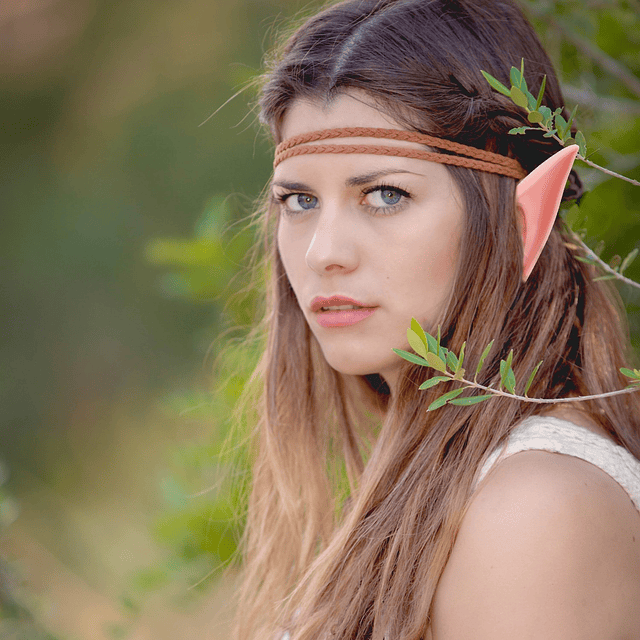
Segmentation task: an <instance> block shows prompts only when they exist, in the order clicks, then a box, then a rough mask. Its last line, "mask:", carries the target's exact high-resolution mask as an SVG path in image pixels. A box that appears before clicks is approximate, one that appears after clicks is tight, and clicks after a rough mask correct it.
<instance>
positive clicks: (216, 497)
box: [0, 0, 640, 640]
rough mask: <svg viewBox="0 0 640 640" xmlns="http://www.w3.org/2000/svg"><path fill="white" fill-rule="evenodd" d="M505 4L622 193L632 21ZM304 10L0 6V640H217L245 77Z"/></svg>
mask: <svg viewBox="0 0 640 640" xmlns="http://www.w3.org/2000/svg"><path fill="white" fill-rule="evenodd" d="M425 1H426V0H425ZM521 3H522V6H523V7H524V9H525V11H526V12H527V13H528V15H529V17H530V18H531V20H532V21H533V22H534V24H535V25H536V27H537V30H538V33H539V34H540V36H541V37H542V39H543V41H544V43H545V44H546V46H547V48H548V51H549V52H550V54H551V56H552V59H553V60H554V62H555V64H556V66H557V69H558V72H559V74H560V77H561V79H562V82H563V86H564V89H565V98H566V101H567V105H568V106H569V107H570V108H572V107H573V106H574V105H575V104H579V105H580V107H579V109H578V115H577V121H578V126H579V127H580V129H581V130H582V131H583V132H584V133H585V136H586V138H587V142H588V144H589V150H590V152H592V151H593V152H594V155H593V159H594V161H596V162H599V163H601V164H604V165H606V166H608V167H610V168H612V169H614V170H617V171H620V172H623V173H625V174H626V175H629V176H631V177H634V178H635V179H640V169H639V166H640V2H639V1H638V0H607V1H597V0H521ZM318 6H319V3H315V2H306V3H303V2H302V1H301V0H233V2H231V1H230V0H180V1H179V0H4V1H3V2H1V3H0V114H1V117H0V139H1V141H2V153H1V154H0V265H1V267H2V277H1V279H0V296H1V297H0V363H1V366H0V408H1V410H0V640H8V639H15V640H17V639H18V638H24V639H26V640H38V639H39V638H43V639H44V638H47V639H49V640H71V639H77V640H93V639H96V640H103V639H117V638H123V639H124V638H128V639H132V640H134V639H145V640H146V639H151V638H153V639H154V640H183V639H184V640H186V639H192V638H203V639H205V638H212V639H215V640H227V639H228V620H229V617H230V616H231V613H232V606H231V595H232V593H233V587H234V580H235V569H234V568H233V565H232V564H231V565H230V564H229V561H230V558H232V556H233V552H234V549H235V544H236V540H237V536H238V533H239V531H240V529H241V526H242V522H241V518H238V517H237V513H238V511H239V504H240V503H241V501H242V491H241V490H238V489H237V488H235V485H234V486H233V487H232V486H230V485H229V484H228V483H226V482H224V481H223V480H221V478H222V477H223V476H224V471H225V469H228V468H229V467H231V468H232V469H233V470H234V474H235V476H236V477H240V478H242V474H243V473H244V471H245V469H244V468H243V462H242V447H241V446H236V444H237V443H236V442H235V441H231V442H229V441H228V439H227V436H228V433H229V425H230V416H231V411H232V407H233V405H234V403H235V401H236V400H237V398H238V395H239V393H240V392H241V390H242V388H243V386H244V384H245V382H246V379H247V376H248V375H249V372H250V370H251V366H252V362H253V361H254V360H255V354H253V353H252V351H251V348H250V347H249V348H247V346H246V343H245V341H244V340H243V337H244V335H245V334H246V331H247V329H248V328H249V326H250V324H251V321H252V318H253V317H254V312H255V298H254V297H253V296H251V295H245V296H242V297H240V298H239V297H236V296H235V294H236V292H237V291H239V290H240V289H241V288H242V287H243V286H244V285H245V284H246V281H247V275H246V273H245V271H244V269H245V268H246V266H247V256H248V253H249V250H250V248H251V246H252V244H253V235H252V232H251V230H250V228H249V227H248V225H247V223H246V219H247V216H249V215H250V214H251V212H252V210H253V206H254V202H255V200H256V198H257V197H258V196H259V194H260V192H261V190H262V188H263V186H264V184H265V183H266V182H267V180H268V178H269V174H270V165H271V158H270V154H271V149H270V147H269V144H268V142H267V138H266V136H265V135H264V133H263V132H261V131H260V128H259V126H258V123H257V120H256V115H255V110H254V109H253V101H254V100H255V97H256V96H255V91H254V90H253V89H252V88H251V84H250V83H251V81H252V79H253V78H255V76H256V75H257V74H259V73H260V69H261V67H262V63H263V58H264V55H265V52H267V51H268V50H269V49H270V48H271V47H272V45H273V43H274V42H275V40H276V37H277V34H278V33H279V32H282V30H283V29H286V28H287V25H288V22H289V20H290V19H291V18H292V17H294V16H299V15H308V14H309V13H311V12H313V11H314V10H316V9H317V8H318ZM518 62H519V61H514V64H516V63H518ZM525 72H526V69H525ZM525 76H526V73H525ZM236 94H238V95H236ZM234 96H235V97H234ZM231 98H233V99H232V100H230V99H231ZM229 100H230V101H229ZM227 101H229V102H228V104H225V103H227ZM218 109H219V110H218ZM214 112H216V113H215V115H214V116H213V117H211V118H210V119H209V120H208V121H207V122H206V123H205V124H204V125H202V126H199V125H200V124H201V123H202V122H203V121H205V120H206V119H207V118H208V117H209V116H210V115H211V114H212V113H214ZM581 175H582V176H583V178H584V180H585V182H586V183H587V184H588V186H589V188H590V189H591V192H590V193H589V194H588V195H587V196H586V197H585V198H584V199H583V202H582V205H581V209H580V213H579V214H578V215H576V214H573V217H572V224H573V225H574V226H575V227H576V228H584V229H586V234H587V239H588V241H589V242H590V243H591V244H592V246H595V244H596V243H597V242H599V241H603V242H604V249H603V254H602V255H603V257H604V258H605V259H607V260H610V259H612V258H613V259H615V255H621V256H622V257H624V256H625V255H627V254H628V253H629V252H630V251H631V250H633V249H634V248H635V247H640V188H638V187H634V186H632V185H629V184H625V183H624V182H622V181H620V180H615V179H607V178H606V176H604V175H603V174H601V173H598V172H596V171H593V170H589V169H584V170H582V171H581ZM638 262H639V263H640V260H639V261H638ZM626 274H627V275H628V276H629V277H632V278H634V279H640V268H639V265H638V264H636V263H634V264H632V265H631V266H630V267H629V268H628V270H627V272H626ZM621 293H622V295H623V298H624V300H625V302H626V303H627V305H628V311H629V318H630V326H631V330H632V332H633V339H634V343H635V344H636V345H637V344H638V329H639V328H640V314H639V311H638V303H639V296H638V293H637V291H634V290H633V289H631V288H628V287H627V288H621ZM225 443H226V445H225ZM225 452H226V453H225ZM225 567H227V571H226V573H225V572H224V571H223V569H224V568H225Z"/></svg>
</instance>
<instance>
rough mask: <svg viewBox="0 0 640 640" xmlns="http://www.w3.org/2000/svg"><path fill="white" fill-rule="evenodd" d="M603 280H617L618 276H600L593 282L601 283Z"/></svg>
mask: <svg viewBox="0 0 640 640" xmlns="http://www.w3.org/2000/svg"><path fill="white" fill-rule="evenodd" d="M603 280H616V276H614V275H611V276H599V277H598V278H594V279H593V282H601V281H603Z"/></svg>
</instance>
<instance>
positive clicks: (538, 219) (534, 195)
mask: <svg viewBox="0 0 640 640" xmlns="http://www.w3.org/2000/svg"><path fill="white" fill-rule="evenodd" d="M579 150H580V148H579V147H578V145H577V144H572V145H571V146H569V147H565V148H564V149H562V150H561V151H558V153H555V154H554V155H552V156H551V157H550V158H548V159H547V160H545V161H544V162H543V163H542V164H541V165H540V166H539V167H536V168H535V169H534V170H533V171H532V172H531V173H530V174H529V175H528V176H527V177H526V178H523V179H522V180H521V181H520V182H519V183H518V186H517V188H516V201H517V204H518V210H519V211H521V212H522V217H523V220H522V223H523V230H522V236H523V237H522V244H523V245H524V261H523V272H522V280H523V281H525V280H526V279H527V278H528V277H529V275H530V274H531V272H532V271H533V267H534V266H535V264H536V262H537V261H538V258H539V256H540V254H541V253H542V249H543V248H544V245H545V243H546V242H547V238H548V237H549V234H550V233H551V229H552V228H553V223H554V221H555V219H556V216H557V215H558V210H559V209H560V201H561V200H562V192H563V191H564V187H565V185H566V183H567V179H568V177H569V173H570V172H571V167H572V166H573V161H574V160H575V157H576V154H577V153H578V151H579Z"/></svg>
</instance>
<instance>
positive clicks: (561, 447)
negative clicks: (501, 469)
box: [476, 416, 640, 512]
mask: <svg viewBox="0 0 640 640" xmlns="http://www.w3.org/2000/svg"><path fill="white" fill-rule="evenodd" d="M530 450H542V451H549V452H552V453H563V454H566V455H569V456H573V457H575V458H580V459H582V460H586V461H587V462H590V463H591V464H593V465H595V466H596V467H599V468H600V469H602V470H603V471H604V472H605V473H607V474H608V475H610V476H611V477H612V478H613V479H614V480H615V481H616V482H617V483H618V484H619V485H620V486H621V487H622V488H623V489H624V490H625V491H626V492H627V494H628V495H629V497H630V498H631V500H632V501H633V503H634V505H635V506H636V509H638V511H639V512H640V461H639V460H637V459H636V458H635V457H634V456H633V455H632V454H631V453H630V452H629V451H627V450H626V449H625V448H624V447H621V446H619V445H617V444H615V443H614V442H612V441H611V440H609V439H608V438H605V437H604V436H601V435H598V434H597V433H593V432H592V431H589V430H588V429H585V428H584V427H580V426H578V425H576V424H574V423H573V422H568V421H567V420H560V419H558V418H550V417H546V416H532V417H530V418H527V419H526V420H523V421H522V422H521V423H520V424H519V425H518V426H517V427H516V428H515V430H514V431H513V432H512V434H511V436H510V437H509V439H508V441H507V443H506V445H504V446H503V447H499V448H498V449H497V450H496V451H494V452H493V453H492V454H491V455H490V456H489V458H488V459H487V461H486V462H485V463H484V465H483V466H482V469H481V470H480V475H479V477H478V480H477V483H476V486H477V485H478V484H479V483H480V482H481V481H482V479H483V478H484V477H485V476H486V475H487V473H488V472H489V470H490V469H491V468H492V467H493V466H494V465H495V464H496V463H497V462H498V460H500V461H502V460H504V458H507V457H508V456H511V455H513V454H515V453H519V452H520V451H530Z"/></svg>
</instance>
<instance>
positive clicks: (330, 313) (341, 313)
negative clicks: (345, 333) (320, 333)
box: [311, 296, 378, 327]
mask: <svg viewBox="0 0 640 640" xmlns="http://www.w3.org/2000/svg"><path fill="white" fill-rule="evenodd" d="M376 309H378V307H377V306H373V305H367V304H366V303H364V302H359V301H358V300H353V299H351V298H345V297H343V296H333V297H331V298H322V297H317V298H314V299H313V301H312V302H311V311H313V312H314V313H315V314H316V321H317V323H318V324H319V325H320V326H321V327H348V326H351V325H353V324H356V323H357V322H361V321H362V320H365V319H366V318H368V317H369V316H370V315H371V314H373V313H374V312H375V311H376Z"/></svg>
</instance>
